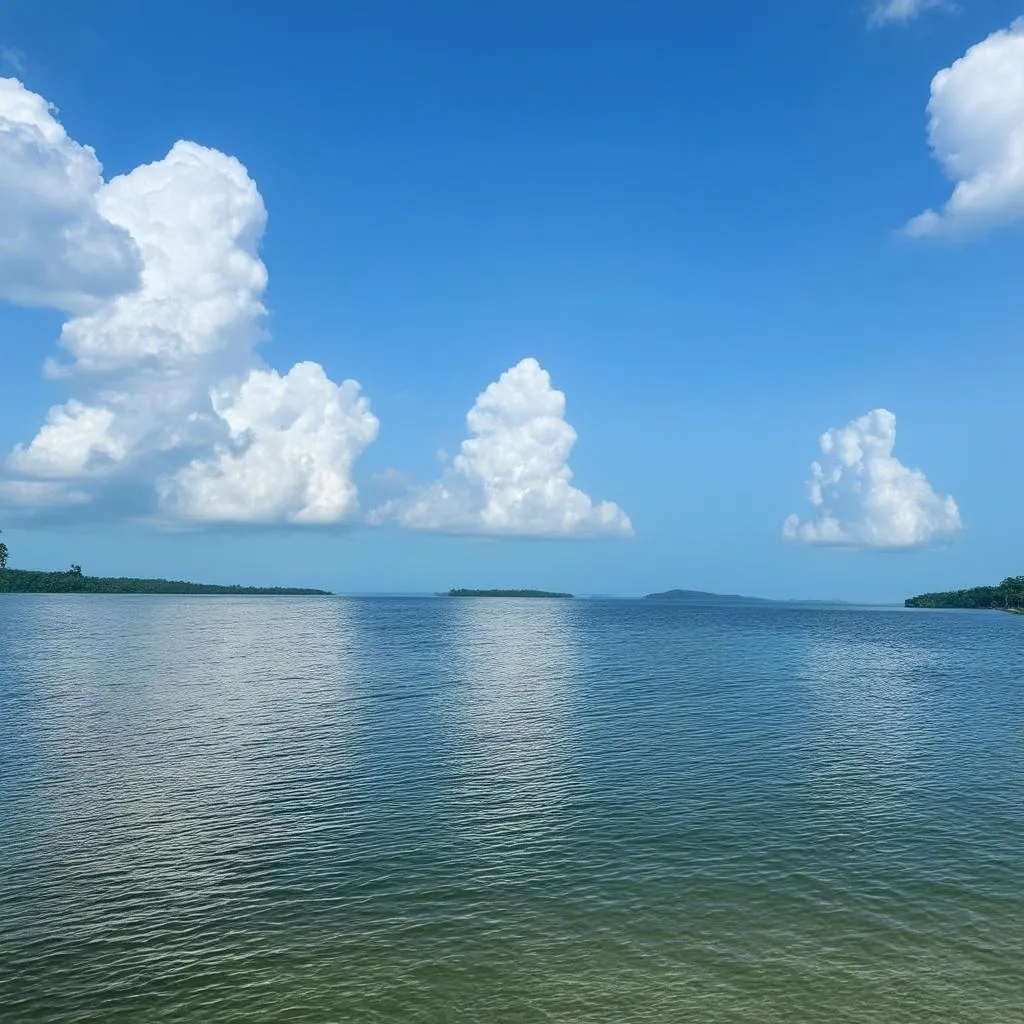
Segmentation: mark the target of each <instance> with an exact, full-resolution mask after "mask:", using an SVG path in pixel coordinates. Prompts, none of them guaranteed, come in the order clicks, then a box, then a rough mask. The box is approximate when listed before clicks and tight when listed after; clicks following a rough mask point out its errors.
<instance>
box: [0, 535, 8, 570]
mask: <svg viewBox="0 0 1024 1024" xmlns="http://www.w3.org/2000/svg"><path fill="white" fill-rule="evenodd" d="M9 555H10V552H9V551H8V550H7V545H6V544H4V543H3V541H0V571H2V570H4V569H6V568H7V558H8V556H9Z"/></svg>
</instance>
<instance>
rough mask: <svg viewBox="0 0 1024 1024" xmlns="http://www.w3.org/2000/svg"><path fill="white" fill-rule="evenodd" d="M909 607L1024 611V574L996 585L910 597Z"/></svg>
mask: <svg viewBox="0 0 1024 1024" xmlns="http://www.w3.org/2000/svg"><path fill="white" fill-rule="evenodd" d="M904 604H905V605H906V607H907V608H988V609H994V610H998V611H1006V612H1016V613H1018V614H1020V613H1024V576H1007V577H1006V579H1005V580H1003V582H1002V583H1000V584H999V585H998V586H995V587H971V588H970V589H969V590H948V591H943V592H939V593H935V594H919V595H918V596H917V597H908V598H907V600H906V601H905V602H904Z"/></svg>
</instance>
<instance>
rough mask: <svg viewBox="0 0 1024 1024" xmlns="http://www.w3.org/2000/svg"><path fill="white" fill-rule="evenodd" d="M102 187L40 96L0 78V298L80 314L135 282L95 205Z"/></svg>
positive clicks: (95, 168) (83, 149) (135, 262)
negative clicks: (53, 307) (80, 311)
mask: <svg viewBox="0 0 1024 1024" xmlns="http://www.w3.org/2000/svg"><path fill="white" fill-rule="evenodd" d="M102 185H103V176H102V168H101V167H100V163H99V161H98V160H97V159H96V154H95V153H94V152H93V151H92V149H90V148H89V147H88V146H80V145H79V144H78V143H77V142H74V141H73V140H72V139H69V138H68V136H67V133H66V132H65V131H64V129H63V127H61V125H60V124H59V123H58V122H57V121H56V119H55V118H54V116H53V112H52V110H51V108H50V106H49V105H48V104H47V103H46V101H45V100H44V99H43V98H42V97H41V96H37V95H36V94H35V93H32V92H29V91H28V90H27V89H25V88H24V86H22V84H21V83H20V82H19V81H17V80H16V79H13V78H0V298H5V299H9V300H11V301H13V302H19V303H22V304H25V305H37V306H55V307H57V308H59V309H66V310H80V309H88V308H90V307H91V306H92V305H93V304H94V303H95V301H96V300H97V298H102V297H104V296H109V295H113V294H116V293H118V292H121V291H124V290H125V289H126V288H131V287H133V286H134V285H135V284H136V283H137V281H138V273H139V256H138V252H137V251H136V248H135V245H134V243H133V241H132V239H131V236H130V235H129V234H128V232H126V231H125V230H124V229H123V228H121V227H118V226H116V225H115V224H113V223H112V222H111V221H110V220H108V219H106V218H105V217H104V216H103V214H102V213H101V211H100V210H99V208H98V206H97V202H96V200H97V195H98V193H99V192H100V189H101V188H102Z"/></svg>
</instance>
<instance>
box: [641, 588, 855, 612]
mask: <svg viewBox="0 0 1024 1024" xmlns="http://www.w3.org/2000/svg"><path fill="white" fill-rule="evenodd" d="M644 600H645V601H674V602H677V603H679V604H719V605H741V604H742V605H780V604H781V605H790V606H792V605H810V606H815V605H820V606H821V607H823V608H832V607H836V606H843V605H849V602H848V601H799V600H786V601H775V600H772V599H771V598H768V597H744V596H743V595H742V594H712V593H710V592H709V591H707V590H666V591H664V592H663V593H660V594H646V595H645V596H644Z"/></svg>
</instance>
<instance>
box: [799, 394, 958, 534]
mask: <svg viewBox="0 0 1024 1024" xmlns="http://www.w3.org/2000/svg"><path fill="white" fill-rule="evenodd" d="M895 443H896V417H895V416H894V415H893V414H892V413H891V412H889V410H888V409H875V410H873V411H872V412H869V413H868V414H867V415H866V416H861V417H860V418H859V419H856V420H853V421H852V422H850V423H849V424H847V426H845V427H837V428H835V429H833V430H829V431H827V432H826V433H824V434H823V435H822V436H821V439H820V444H821V451H822V453H823V455H824V456H825V458H824V459H823V460H822V461H821V462H813V463H811V481H810V499H811V504H812V505H813V506H814V508H815V512H814V514H813V516H812V518H811V519H809V520H808V521H806V522H801V521H800V517H799V516H797V515H791V516H790V517H789V518H788V519H787V520H786V522H785V524H784V525H783V535H784V536H785V537H786V538H787V539H789V540H799V541H804V542H805V543H807V544H821V545H832V546H844V547H864V548H897V549H898V548H914V547H920V546H923V545H927V544H934V543H937V542H939V541H942V540H946V539H948V538H949V537H951V536H952V535H953V534H955V533H956V532H957V531H958V530H960V528H961V522H960V512H959V510H958V509H957V506H956V502H955V501H954V500H953V499H952V498H951V497H948V496H946V497H941V496H940V495H938V494H936V493H935V491H934V490H932V487H931V485H930V484H929V483H928V480H927V479H926V478H925V475H924V474H923V473H922V472H921V471H920V470H919V469H908V468H907V467H906V466H904V465H903V463H902V462H900V460H899V459H897V458H896V457H895V456H894V455H893V447H894V445H895Z"/></svg>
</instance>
